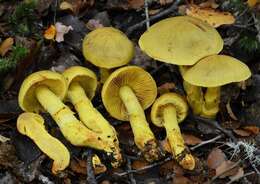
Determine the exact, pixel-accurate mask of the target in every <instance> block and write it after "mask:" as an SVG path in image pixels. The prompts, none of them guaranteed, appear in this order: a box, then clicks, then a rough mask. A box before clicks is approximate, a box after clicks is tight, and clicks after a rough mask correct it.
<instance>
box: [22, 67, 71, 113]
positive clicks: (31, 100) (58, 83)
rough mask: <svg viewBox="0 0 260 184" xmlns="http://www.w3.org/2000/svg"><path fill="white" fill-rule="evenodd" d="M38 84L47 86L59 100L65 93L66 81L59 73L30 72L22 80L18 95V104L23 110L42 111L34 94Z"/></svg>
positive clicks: (45, 71)
mask: <svg viewBox="0 0 260 184" xmlns="http://www.w3.org/2000/svg"><path fill="white" fill-rule="evenodd" d="M40 85H44V86H47V87H48V88H49V89H50V90H51V91H52V92H53V93H55V94H56V95H57V96H58V97H59V98H60V99H61V100H63V99H64V97H65V95H66V93H67V83H66V80H65V78H64V77H63V76H62V75H61V74H59V73H56V72H52V71H48V70H43V71H39V72H35V73H32V74H31V75H29V76H28V77H27V78H26V79H25V80H24V81H23V83H22V85H21V88H20V91H19V95H18V102H19V105H20V107H21V108H22V109H23V110H24V111H29V112H37V113H38V112H39V111H44V108H43V107H42V106H41V105H40V103H39V102H38V100H37V99H36V95H35V89H36V88H37V86H40Z"/></svg>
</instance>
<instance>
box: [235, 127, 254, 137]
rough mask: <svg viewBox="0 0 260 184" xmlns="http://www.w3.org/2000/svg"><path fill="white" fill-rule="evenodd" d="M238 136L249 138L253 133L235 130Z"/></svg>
mask: <svg viewBox="0 0 260 184" xmlns="http://www.w3.org/2000/svg"><path fill="white" fill-rule="evenodd" d="M233 131H234V132H235V133H236V134H237V135H239V136H242V137H248V136H250V135H251V132H249V131H246V130H242V129H235V130H233Z"/></svg>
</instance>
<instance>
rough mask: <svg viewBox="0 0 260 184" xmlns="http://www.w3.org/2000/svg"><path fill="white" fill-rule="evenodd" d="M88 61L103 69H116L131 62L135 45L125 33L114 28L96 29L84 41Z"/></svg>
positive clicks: (85, 55)
mask: <svg viewBox="0 0 260 184" xmlns="http://www.w3.org/2000/svg"><path fill="white" fill-rule="evenodd" d="M82 48H83V55H84V57H85V59H86V60H88V61H89V62H91V63H92V64H93V65H96V66H98V67H101V68H107V69H110V68H115V67H119V66H123V65H125V64H127V63H129V62H130V60H131V59H132V58H133V56H134V45H133V43H132V42H131V41H130V40H129V39H128V38H127V37H126V35H125V34H124V33H122V32H121V31H120V30H118V29H115V28H113V27H103V28H98V29H95V30H94V31H92V32H90V33H89V34H87V35H86V36H85V38H84V40H83V46H82Z"/></svg>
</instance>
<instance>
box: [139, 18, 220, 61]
mask: <svg viewBox="0 0 260 184" xmlns="http://www.w3.org/2000/svg"><path fill="white" fill-rule="evenodd" d="M139 46H140V47H141V49H142V50H143V51H144V52H145V53H146V54H147V55H149V56H150V57H152V58H154V59H156V60H158V61H162V62H165V63H170V64H176V65H193V64H195V63H196V62H197V61H199V60H200V59H201V58H203V57H205V56H208V55H212V54H218V53H219V52H220V51H221V50H222V48H223V40H222V38H221V37H220V35H219V33H218V32H217V30H216V29H215V28H214V27H212V26H210V25H209V24H207V23H205V22H203V21H201V20H199V19H197V18H193V17H189V16H178V17H172V18H167V19H164V20H162V21H160V22H158V23H156V24H154V25H152V26H151V27H150V28H149V29H148V30H147V31H146V32H145V33H144V34H143V35H142V36H141V38H140V39H139Z"/></svg>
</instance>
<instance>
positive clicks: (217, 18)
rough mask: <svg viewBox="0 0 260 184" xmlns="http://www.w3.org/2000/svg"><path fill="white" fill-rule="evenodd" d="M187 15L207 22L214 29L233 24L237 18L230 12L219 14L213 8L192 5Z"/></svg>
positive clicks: (187, 10)
mask: <svg viewBox="0 0 260 184" xmlns="http://www.w3.org/2000/svg"><path fill="white" fill-rule="evenodd" d="M186 14H187V15H189V16H192V17H195V18H198V19H201V20H203V21H204V22H207V23H208V24H210V25H212V26H213V27H219V26H221V25H224V24H233V23H234V22H235V18H234V16H233V15H231V13H229V12H219V11H216V10H214V9H212V8H201V7H199V6H196V5H191V6H189V8H187V9H186Z"/></svg>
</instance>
